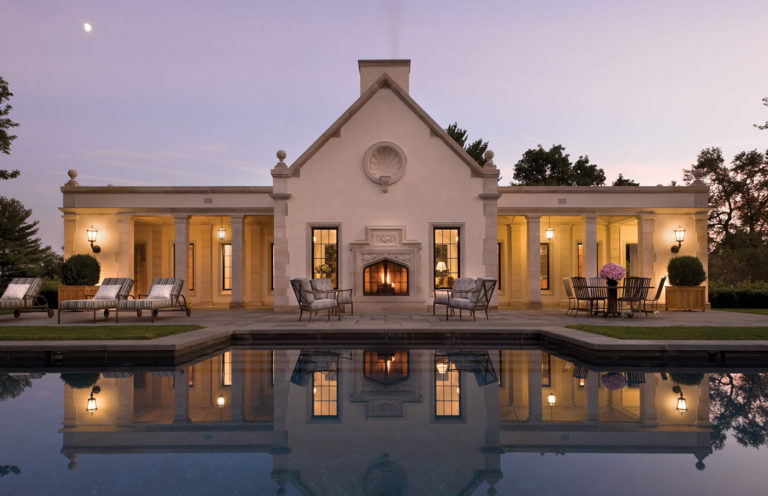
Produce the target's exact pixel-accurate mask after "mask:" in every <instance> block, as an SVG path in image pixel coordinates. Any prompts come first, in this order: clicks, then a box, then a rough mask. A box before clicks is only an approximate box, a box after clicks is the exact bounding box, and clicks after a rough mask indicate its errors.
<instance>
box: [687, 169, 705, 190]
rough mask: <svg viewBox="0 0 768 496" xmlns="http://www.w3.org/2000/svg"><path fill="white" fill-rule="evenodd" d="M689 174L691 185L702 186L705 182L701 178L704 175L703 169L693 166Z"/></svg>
mask: <svg viewBox="0 0 768 496" xmlns="http://www.w3.org/2000/svg"><path fill="white" fill-rule="evenodd" d="M691 174H692V175H693V179H694V180H693V185H694V186H704V185H705V184H706V183H705V182H704V181H703V180H702V179H701V178H702V177H704V171H703V170H701V169H697V168H695V167H694V168H693V170H692V171H691Z"/></svg>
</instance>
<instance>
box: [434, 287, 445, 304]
mask: <svg viewBox="0 0 768 496" xmlns="http://www.w3.org/2000/svg"><path fill="white" fill-rule="evenodd" d="M447 304H448V290H447V289H436V290H435V305H447Z"/></svg>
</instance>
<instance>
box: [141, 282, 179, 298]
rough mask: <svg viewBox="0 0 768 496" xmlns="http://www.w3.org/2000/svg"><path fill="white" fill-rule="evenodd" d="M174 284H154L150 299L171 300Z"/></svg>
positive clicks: (148, 296)
mask: <svg viewBox="0 0 768 496" xmlns="http://www.w3.org/2000/svg"><path fill="white" fill-rule="evenodd" d="M172 290H173V284H153V285H152V288H151V289H150V290H149V295H147V299H148V300H170V299H171V291H172Z"/></svg>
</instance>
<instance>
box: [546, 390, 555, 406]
mask: <svg viewBox="0 0 768 496" xmlns="http://www.w3.org/2000/svg"><path fill="white" fill-rule="evenodd" d="M556 402H557V399H556V398H555V393H554V392H553V391H550V392H549V395H547V403H548V404H549V406H555V403H556Z"/></svg>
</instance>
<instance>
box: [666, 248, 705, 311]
mask: <svg viewBox="0 0 768 496" xmlns="http://www.w3.org/2000/svg"><path fill="white" fill-rule="evenodd" d="M667 274H668V275H669V283H670V284H671V286H667V287H666V288H665V290H666V292H665V295H666V303H665V306H666V309H667V310H701V311H702V312H703V311H704V310H705V309H706V303H707V302H706V301H705V298H704V289H705V288H704V286H701V285H700V284H701V283H702V282H704V281H705V280H706V279H707V274H706V272H704V266H703V265H701V261H700V260H699V259H698V258H696V257H692V256H690V255H685V256H682V257H674V258H672V259H671V260H670V261H669V264H667Z"/></svg>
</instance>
